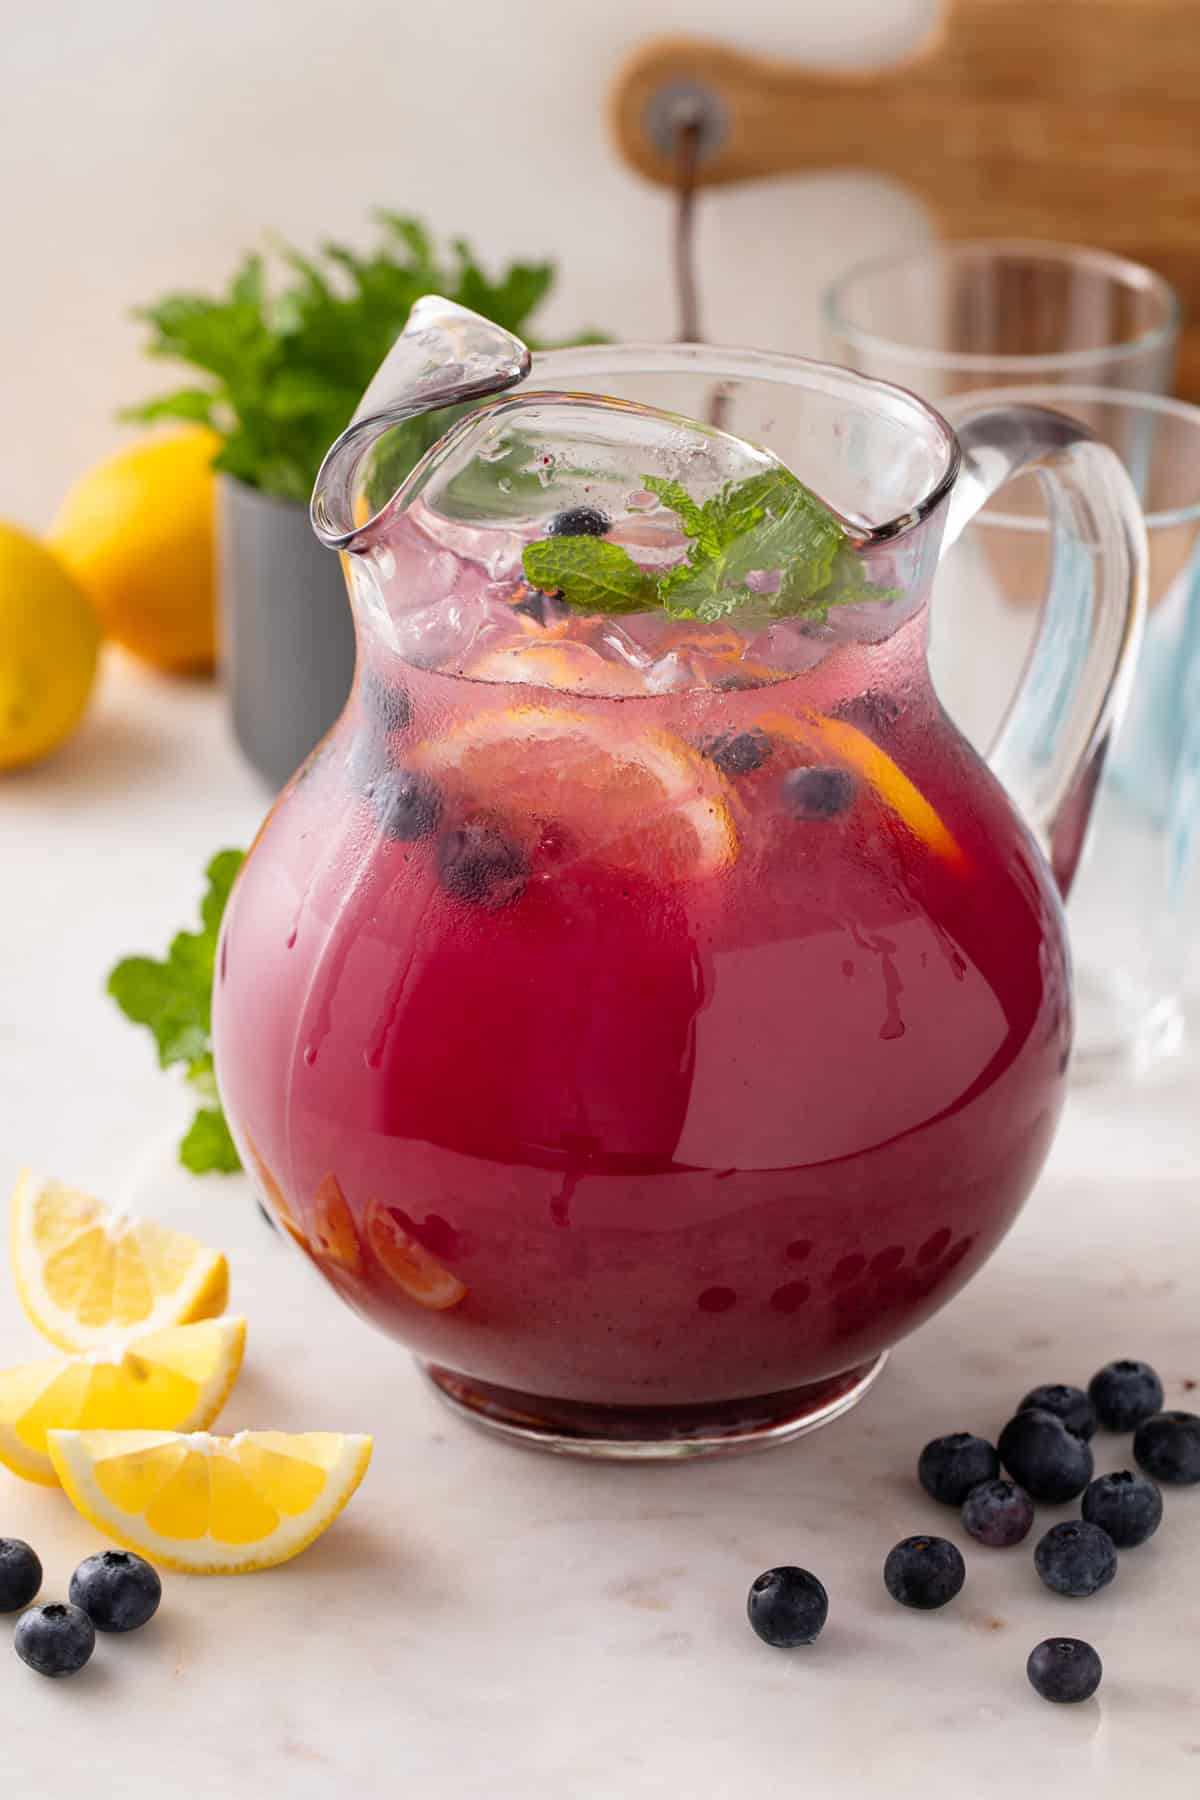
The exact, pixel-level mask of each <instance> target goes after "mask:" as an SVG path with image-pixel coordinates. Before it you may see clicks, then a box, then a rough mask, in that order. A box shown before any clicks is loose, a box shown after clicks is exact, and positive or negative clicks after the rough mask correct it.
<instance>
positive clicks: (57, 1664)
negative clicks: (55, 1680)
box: [13, 1605, 96, 1676]
mask: <svg viewBox="0 0 1200 1800" xmlns="http://www.w3.org/2000/svg"><path fill="white" fill-rule="evenodd" d="M13 1648H14V1650H15V1651H16V1653H17V1655H18V1656H19V1657H20V1659H21V1661H22V1662H23V1663H27V1664H28V1665H29V1667H30V1668H31V1669H36V1670H37V1672H38V1674H39V1675H51V1676H58V1675H74V1674H76V1673H77V1671H78V1670H80V1669H82V1667H83V1665H84V1663H85V1662H87V1660H88V1658H89V1657H90V1656H91V1654H92V1651H93V1650H94V1649H95V1648H96V1632H95V1627H94V1626H93V1625H92V1621H91V1620H90V1619H89V1618H88V1616H87V1614H86V1613H85V1612H84V1611H82V1609H81V1608H80V1607H78V1606H57V1605H56V1606H33V1607H31V1608H30V1609H29V1611H28V1612H26V1613H22V1614H21V1617H20V1618H19V1619H18V1620H17V1629H16V1631H15V1632H14V1634H13Z"/></svg>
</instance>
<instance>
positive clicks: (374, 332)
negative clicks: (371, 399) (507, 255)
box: [126, 212, 554, 503]
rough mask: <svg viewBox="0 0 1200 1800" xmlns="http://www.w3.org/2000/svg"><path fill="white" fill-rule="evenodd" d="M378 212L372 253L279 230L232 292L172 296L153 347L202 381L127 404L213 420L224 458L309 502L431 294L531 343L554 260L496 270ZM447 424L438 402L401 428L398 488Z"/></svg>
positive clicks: (240, 472) (249, 478)
mask: <svg viewBox="0 0 1200 1800" xmlns="http://www.w3.org/2000/svg"><path fill="white" fill-rule="evenodd" d="M376 219H377V222H378V225H379V231H380V237H379V241H378V243H377V244H376V246H375V248H373V249H372V250H370V251H367V252H360V251H358V250H355V249H352V248H350V247H349V246H347V245H345V244H323V245H322V246H321V247H320V248H319V249H318V250H317V251H316V252H315V253H314V254H313V255H312V256H304V255H302V254H301V253H300V252H299V251H298V250H295V249H293V248H292V247H291V246H290V245H288V244H285V243H279V242H274V243H272V244H271V246H270V254H269V255H266V256H264V255H257V254H255V255H251V256H247V257H245V258H244V259H243V261H242V263H241V265H240V266H239V267H238V268H237V269H236V270H235V271H234V273H233V275H232V278H231V279H230V281H229V283H228V285H227V287H226V288H225V290H224V291H223V292H218V293H215V294H168V295H166V296H165V297H164V298H163V299H161V300H159V301H158V302H157V303H156V304H155V305H153V306H150V307H147V308H144V309H143V310H142V311H141V312H140V313H139V314H138V315H137V316H138V317H140V318H141V320H142V321H143V322H144V324H145V325H146V327H147V329H148V334H149V335H148V342H147V345H146V348H147V353H148V354H149V355H150V356H154V357H163V358H170V359H172V360H174V361H177V362H181V363H187V364H189V365H190V366H191V368H192V369H194V370H197V371H199V373H200V376H201V377H202V379H203V383H204V385H200V384H199V383H194V384H192V385H189V386H187V387H180V388H176V389H175V390H174V391H173V392H170V393H167V394H164V395H162V396H161V397H158V398H155V399H151V400H148V401H146V402H145V403H144V404H143V405H141V406H139V407H135V408H133V409H131V411H130V413H129V414H127V415H126V416H131V417H136V418H141V419H161V418H179V419H188V420H196V419H201V420H204V421H205V422H206V423H208V424H211V425H212V426H213V427H214V428H215V429H216V430H217V431H218V432H220V434H221V436H222V438H223V440H224V442H223V444H222V447H221V450H220V452H219V454H218V456H217V458H216V467H217V468H219V469H223V470H225V471H226V472H227V473H229V474H231V475H235V476H237V478H238V479H239V480H241V481H244V482H247V483H249V485H250V486H252V487H258V488H262V489H264V490H265V491H266V492H268V493H273V494H278V495H280V496H281V497H282V498H284V499H288V500H300V501H303V502H305V503H307V501H308V498H309V495H310V493H311V492H312V485H313V482H314V480H315V479H316V473H317V469H318V467H319V466H320V462H321V458H322V457H323V456H324V454H325V452H326V450H327V449H328V448H329V446H330V444H331V443H333V441H334V439H335V438H336V437H337V436H338V435H339V433H340V432H341V431H342V430H343V429H344V427H345V426H346V424H347V423H348V422H349V419H350V416H351V414H352V413H353V411H354V409H355V407H356V406H357V405H358V402H359V399H360V398H361V396H362V394H363V392H364V390H365V389H366V387H367V385H368V383H369V382H370V380H371V377H372V376H373V375H374V373H375V371H376V369H377V368H378V367H379V364H380V363H381V362H382V361H383V358H384V356H385V355H386V353H387V351H388V350H389V349H390V348H391V346H392V344H393V343H394V341H395V339H396V337H397V336H398V335H399V333H400V332H401V331H402V330H403V328H404V325H405V323H406V322H407V319H408V315H409V312H410V310H411V308H412V305H413V302H414V301H415V300H418V299H420V297H421V295H422V294H444V295H445V296H446V298H447V299H448V300H457V301H458V302H459V303H460V304H461V305H463V306H469V307H472V308H473V309H474V310H475V311H476V312H480V313H482V314H483V315H484V316H485V317H487V318H490V319H492V320H493V321H494V322H495V323H496V324H497V325H502V326H504V327H505V328H506V329H507V330H509V331H513V332H516V333H517V334H518V335H523V336H524V337H525V338H526V340H527V341H530V342H532V339H531V338H530V334H529V332H528V331H527V329H526V324H527V321H528V320H529V318H530V317H531V315H532V314H533V313H534V311H535V310H536V309H537V308H538V307H539V306H540V305H541V303H542V301H543V300H544V299H545V297H546V294H547V293H548V291H549V289H550V287H551V285H552V283H553V280H554V269H553V266H552V265H551V264H549V263H513V264H511V265H509V266H508V267H507V268H506V269H503V270H502V271H501V272H500V273H499V274H498V275H495V276H492V275H489V274H487V273H486V272H485V271H484V269H483V268H482V267H481V266H480V264H479V262H478V261H477V260H476V258H475V256H474V254H473V253H472V251H471V250H470V249H469V248H468V247H467V245H466V244H464V243H462V242H461V241H456V242H455V243H453V244H452V245H451V246H450V248H449V250H448V252H441V251H439V250H438V248H437V246H436V245H435V243H434V240H433V238H432V237H431V236H430V234H429V232H428V231H427V230H426V229H425V227H424V226H423V225H422V224H421V223H420V222H419V221H418V220H416V219H412V218H408V217H407V216H405V215H403V214H400V213H389V212H383V213H379V214H377V215H376ZM447 423H448V419H447V416H446V415H445V414H444V413H440V414H433V415H431V416H430V417H422V418H420V419H415V420H412V421H411V422H410V424H411V427H412V428H411V430H408V431H406V432H405V434H404V435H403V437H401V436H400V435H399V434H397V435H396V439H395V443H394V445H393V446H392V448H393V452H394V455H393V462H392V464H391V465H389V469H388V479H390V480H391V481H392V485H393V487H395V486H397V485H398V484H399V481H400V480H402V479H403V477H404V476H405V475H407V474H408V472H409V470H410V469H411V468H412V467H413V465H414V464H415V463H416V462H417V461H418V460H419V458H420V457H421V456H422V455H423V454H424V452H425V450H426V449H428V447H429V445H430V444H431V443H433V442H434V441H435V440H436V439H437V438H438V437H440V436H441V434H442V432H443V431H445V429H446V426H447ZM388 491H389V492H391V491H392V490H391V489H389V490H388ZM385 497H386V496H385Z"/></svg>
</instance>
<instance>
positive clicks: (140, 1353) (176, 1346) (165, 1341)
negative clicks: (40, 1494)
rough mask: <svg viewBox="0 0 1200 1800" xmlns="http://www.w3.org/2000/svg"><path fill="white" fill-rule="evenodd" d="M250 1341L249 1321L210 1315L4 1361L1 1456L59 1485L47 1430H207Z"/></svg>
mask: <svg viewBox="0 0 1200 1800" xmlns="http://www.w3.org/2000/svg"><path fill="white" fill-rule="evenodd" d="M245 1346H246V1321H245V1320H244V1319H203V1320H200V1321H199V1322H198V1323H197V1324H194V1325H173V1326H168V1327H167V1329H166V1330H165V1331H147V1332H139V1333H137V1335H136V1336H134V1337H130V1338H126V1339H124V1340H123V1341H122V1342H120V1343H117V1344H111V1345H109V1347H108V1348H107V1349H105V1350H85V1351H83V1352H82V1353H81V1354H79V1355H77V1356H60V1357H53V1358H49V1359H47V1360H45V1361H39V1362H30V1363H22V1364H20V1365H19V1366H18V1367H17V1368H13V1369H0V1463H5V1464H6V1465H7V1466H8V1468H10V1469H11V1470H12V1472H13V1474H14V1475H21V1476H23V1477H24V1478H25V1480H26V1481H38V1482H41V1483H42V1485H43V1486H45V1487H57V1486H58V1476H57V1475H56V1474H55V1472H54V1464H53V1463H52V1462H51V1460H50V1455H49V1452H48V1450H47V1448H46V1434H47V1432H48V1431H53V1430H61V1429H78V1430H84V1431H91V1430H101V1429H121V1430H125V1429H130V1428H133V1427H141V1428H143V1429H153V1430H162V1431H202V1430H204V1429H205V1428H206V1427H207V1426H209V1425H211V1424H212V1422H213V1420H214V1419H215V1418H216V1416H217V1414H218V1413H219V1412H220V1410H221V1408H222V1406H224V1404H225V1402H226V1400H227V1399H228V1397H229V1391H230V1389H231V1388H232V1386H233V1384H234V1382H235V1381H236V1380H237V1376H238V1370H239V1369H240V1368H241V1366H242V1355H243V1352H244V1350H245Z"/></svg>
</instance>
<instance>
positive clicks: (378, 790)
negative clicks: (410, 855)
mask: <svg viewBox="0 0 1200 1800" xmlns="http://www.w3.org/2000/svg"><path fill="white" fill-rule="evenodd" d="M367 795H368V797H369V799H370V802H371V805H372V807H373V808H374V811H375V817H376V818H377V819H378V820H379V825H380V829H381V830H382V831H383V832H384V833H385V835H386V836H387V837H390V838H394V839H395V840H396V841H397V842H398V843H402V844H411V843H414V842H415V841H416V839H417V838H423V837H428V836H429V834H430V832H431V831H434V830H436V828H437V823H438V820H439V819H440V818H441V816H442V796H441V794H440V793H439V792H438V790H437V787H436V785H435V784H434V783H433V782H432V781H431V780H430V779H429V777H428V775H421V774H419V773H417V772H416V771H415V770H413V769H389V770H388V771H387V773H386V774H384V775H380V776H379V778H378V779H377V780H376V781H373V782H372V783H371V784H370V786H369V787H368V788H367Z"/></svg>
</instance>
